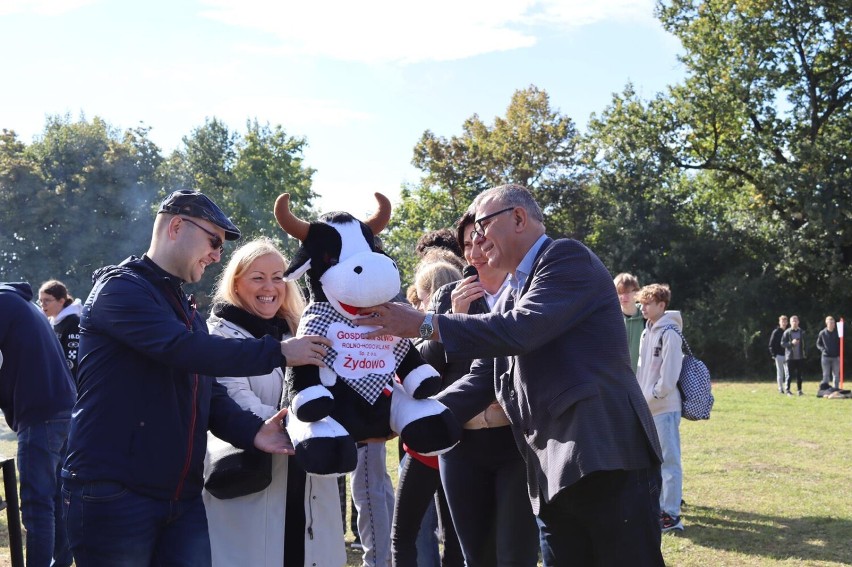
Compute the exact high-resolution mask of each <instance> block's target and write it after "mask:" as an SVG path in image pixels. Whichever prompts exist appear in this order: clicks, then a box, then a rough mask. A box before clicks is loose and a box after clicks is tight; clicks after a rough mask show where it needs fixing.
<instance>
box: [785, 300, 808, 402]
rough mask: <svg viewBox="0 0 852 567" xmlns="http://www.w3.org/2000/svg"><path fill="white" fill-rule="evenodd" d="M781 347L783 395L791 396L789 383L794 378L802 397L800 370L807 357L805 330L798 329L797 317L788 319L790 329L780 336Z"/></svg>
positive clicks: (793, 316)
mask: <svg viewBox="0 0 852 567" xmlns="http://www.w3.org/2000/svg"><path fill="white" fill-rule="evenodd" d="M781 346H783V347H784V360H785V361H786V362H787V384H786V391H785V393H786V394H787V395H788V396H792V395H793V393H792V392H791V391H790V382H791V381H792V380H793V378H794V377H795V378H796V386H797V387H798V389H799V395H800V396H803V395H804V393H803V392H802V369H803V368H804V366H805V359H806V358H807V356H808V352H807V349H806V348H805V330H804V329H802V328H801V327H799V317H798V315H792V316H791V317H790V328H789V329H787V330H786V331H784V334H783V335H781Z"/></svg>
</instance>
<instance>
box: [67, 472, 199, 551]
mask: <svg viewBox="0 0 852 567" xmlns="http://www.w3.org/2000/svg"><path fill="white" fill-rule="evenodd" d="M62 495H63V498H64V499H65V509H66V516H67V522H68V540H69V542H70V544H71V549H72V551H73V552H74V560H75V561H76V565H77V567H149V566H150V565H163V566H166V565H168V566H170V567H178V566H180V567H209V566H210V564H211V558H210V537H209V535H208V533H207V515H206V514H205V513H204V502H203V501H202V500H201V495H200V494H199V495H198V496H197V497H195V498H192V499H190V500H179V501H173V500H155V499H153V498H149V497H147V496H143V495H141V494H139V493H136V492H133V491H131V490H129V489H128V488H126V487H125V486H124V485H122V484H120V483H117V482H112V481H99V482H82V481H76V480H71V479H65V480H64V482H63V487H62Z"/></svg>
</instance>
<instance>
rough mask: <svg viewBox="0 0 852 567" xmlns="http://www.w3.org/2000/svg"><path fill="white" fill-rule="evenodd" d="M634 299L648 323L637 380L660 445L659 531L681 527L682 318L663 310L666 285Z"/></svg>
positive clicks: (649, 288)
mask: <svg viewBox="0 0 852 567" xmlns="http://www.w3.org/2000/svg"><path fill="white" fill-rule="evenodd" d="M637 298H638V299H639V303H640V304H641V306H642V307H641V309H642V315H644V316H645V318H646V319H647V320H648V325H647V327H646V328H645V331H644V332H643V333H642V342H641V345H640V349H639V366H638V370H637V372H636V379H637V380H638V381H639V387H640V388H641V389H642V393H643V394H645V400H646V401H647V402H648V408H649V409H650V410H651V415H653V416H654V425H656V426H657V435H659V437H660V447H662V449H663V464H662V465H661V466H660V473H661V474H662V478H663V482H662V485H661V489H660V527H661V528H662V530H663V532H668V531H671V530H683V522H682V521H681V517H680V503H681V499H682V497H683V467H682V466H681V454H680V417H681V397H680V391H679V390H678V387H677V382H678V379H679V378H680V369H681V366H682V364H683V341H682V340H681V338H680V335H679V334H678V332H677V331H680V330H681V329H682V328H683V318H682V317H681V314H680V311H667V310H666V309H667V308H668V306H669V304H670V303H671V301H672V293H671V290H670V289H669V286H668V285H665V284H651V285H647V286H645V287H643V288H642V289H640V290H639V293H638V295H637ZM671 327H674V328H671ZM675 329H676V330H675Z"/></svg>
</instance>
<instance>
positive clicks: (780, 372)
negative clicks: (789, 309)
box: [769, 315, 790, 394]
mask: <svg viewBox="0 0 852 567" xmlns="http://www.w3.org/2000/svg"><path fill="white" fill-rule="evenodd" d="M788 324H789V321H788V319H787V316H786V315H781V316H780V317H778V326H777V327H775V329H773V331H772V335H771V336H770V337H769V355H770V356H771V357H772V358H773V359H774V360H775V379H776V380H777V381H778V391H779V392H780V393H781V394H783V393H784V391H785V388H786V389H789V386H787V380H789V375H790V373H789V371H788V370H787V361H786V360H785V357H784V345H782V344H781V337H783V336H784V331H786V330H787V326H788Z"/></svg>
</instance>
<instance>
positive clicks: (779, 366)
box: [775, 354, 788, 392]
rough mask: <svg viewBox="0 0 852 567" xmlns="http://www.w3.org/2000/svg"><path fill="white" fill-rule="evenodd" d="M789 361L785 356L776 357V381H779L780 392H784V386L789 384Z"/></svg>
mask: <svg viewBox="0 0 852 567" xmlns="http://www.w3.org/2000/svg"><path fill="white" fill-rule="evenodd" d="M787 376H788V374H787V361H785V360H784V355H783V354H776V355H775V379H776V380H777V381H778V391H779V392H784V384H786V383H787Z"/></svg>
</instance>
